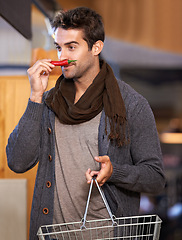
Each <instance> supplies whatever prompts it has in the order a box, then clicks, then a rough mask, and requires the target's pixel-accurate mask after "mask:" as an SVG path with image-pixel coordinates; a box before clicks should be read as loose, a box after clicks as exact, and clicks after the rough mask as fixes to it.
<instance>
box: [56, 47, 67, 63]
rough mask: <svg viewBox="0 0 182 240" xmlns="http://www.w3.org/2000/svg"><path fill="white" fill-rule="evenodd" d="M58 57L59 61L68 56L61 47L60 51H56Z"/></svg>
mask: <svg viewBox="0 0 182 240" xmlns="http://www.w3.org/2000/svg"><path fill="white" fill-rule="evenodd" d="M58 59H59V60H60V61H62V60H65V59H68V56H67V54H66V52H65V51H64V50H63V49H62V50H61V51H60V52H58Z"/></svg>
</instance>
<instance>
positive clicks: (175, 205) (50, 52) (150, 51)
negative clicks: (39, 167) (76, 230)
mask: <svg viewBox="0 0 182 240" xmlns="http://www.w3.org/2000/svg"><path fill="white" fill-rule="evenodd" d="M77 6H86V7H90V8H93V9H95V10H96V11H97V12H99V13H100V14H101V15H102V16H103V20H104V25H105V30H106V41H105V46H104V50H103V53H102V58H104V59H105V60H106V61H107V62H108V63H109V64H110V65H111V66H112V68H113V70H114V72H115V74H116V76H117V77H118V78H121V79H122V80H124V81H126V82H127V83H129V84H130V85H131V86H132V87H134V88H135V89H136V90H137V91H138V92H139V93H141V94H142V95H143V96H144V97H146V98H147V100H148V101H149V103H150V105H151V107H152V109H153V112H154V115H155V118H156V123H157V128H158V132H159V136H160V139H161V147H162V151H163V159H164V166H165V172H166V176H167V179H168V181H167V185H166V189H165V191H164V192H163V193H162V194H161V195H160V196H143V197H142V201H141V213H153V212H155V213H157V214H159V216H161V218H162V219H163V226H162V232H161V239H165V240H169V239H173V240H178V239H182V230H181V229H182V135H181V134H182V131H181V129H182V14H181V12H182V1H181V0H112V1H111V0H99V1H98V0H67V1H64V0H32V1H30V0H29V1H27V4H26V5H24V2H22V0H17V1H12V0H7V1H3V0H0V14H1V16H0V46H1V54H0V178H1V180H3V183H4V180H7V181H8V180H10V179H20V180H21V179H22V181H23V184H24V180H26V184H24V186H25V189H24V190H22V191H24V192H23V193H22V194H26V196H27V198H26V199H25V202H26V207H27V208H26V214H25V215H24V218H25V220H26V224H25V225H26V233H25V234H26V235H28V232H29V218H30V209H31V201H32V195H33V187H34V180H35V174H36V167H35V168H34V169H32V170H30V171H29V172H27V173H25V174H15V173H13V172H12V171H10V170H9V168H8V166H7V163H6V161H7V160H6V154H5V147H6V144H7V139H8V136H9V134H10V133H11V131H12V130H13V129H14V127H15V126H16V124H17V123H18V120H19V118H20V117H21V115H22V114H23V112H24V110H25V108H26V104H27V101H28V98H29V94H30V87H29V81H28V78H27V73H26V71H27V69H28V67H29V66H31V65H32V64H33V63H34V62H35V61H36V60H37V59H40V58H45V57H49V58H52V59H55V60H56V59H57V54H56V51H55V49H54V46H53V39H52V36H51V29H50V25H49V20H51V19H52V17H53V16H54V14H55V13H56V12H57V11H58V10H59V9H61V8H63V9H65V10H66V9H70V8H73V7H77ZM25 13H26V14H25ZM59 74H61V71H60V69H56V70H55V71H54V72H53V73H52V75H51V77H50V81H49V86H48V89H49V88H51V87H52V86H54V84H55V81H56V79H57V77H58V76H59ZM169 132H170V134H169ZM6 184H7V183H6ZM17 184H18V182H17ZM17 188H18V186H17ZM18 189H19V188H18ZM7 191H8V189H7ZM12 194H13V193H12ZM23 196H24V195H23ZM12 197H13V195H12ZM1 204H4V201H3V199H2V198H0V205H1ZM17 204H18V203H17ZM8 209H10V206H9V205H8V206H7V212H8ZM16 214H17V213H16ZM5 215H6V216H5V217H7V216H8V214H5ZM0 219H2V215H0ZM15 219H16V216H15ZM2 222H3V221H2ZM15 222H16V220H15ZM12 226H13V225H12ZM6 237H7V236H6ZM6 239H7V238H6ZM14 239H15V238H14ZM17 239H19V240H20V237H19V236H17ZM7 240H9V239H7ZM15 240H16V239H15Z"/></svg>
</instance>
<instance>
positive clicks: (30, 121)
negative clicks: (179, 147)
mask: <svg viewBox="0 0 182 240" xmlns="http://www.w3.org/2000/svg"><path fill="white" fill-rule="evenodd" d="M118 85H119V88H120V91H121V94H122V97H123V100H124V102H125V107H126V113H127V120H128V124H129V134H130V143H129V144H128V145H127V146H124V147H116V146H115V144H113V143H111V142H109V141H108V137H107V136H106V134H105V113H104V111H103V112H102V115H101V120H100V125H99V135H98V145H99V155H108V156H109V157H110V159H111V162H112V165H113V173H112V176H111V177H110V179H109V180H108V181H107V183H105V184H104V185H103V190H104V192H105V195H106V198H107V200H108V203H109V205H110V208H111V210H112V213H113V214H114V215H115V216H116V217H121V216H127V215H137V214H138V211H139V204H140V194H141V193H142V192H146V193H153V194H157V193H159V192H160V191H162V189H163V188H164V185H165V177H164V172H163V166H162V154H161V148H160V142H159V139H158V133H157V130H156V124H155V120H154V116H153V113H152V111H151V108H150V106H149V104H148V102H147V100H146V99H145V98H144V97H142V96H141V95H140V94H138V93H137V92H136V91H135V90H134V89H132V88H131V87H130V86H129V85H128V84H126V83H125V82H123V81H121V80H118ZM45 94H46V93H45ZM54 124H55V114H54V112H52V111H51V110H50V109H49V108H48V107H47V105H46V104H45V102H44V101H43V102H42V103H41V104H38V103H34V102H31V101H30V100H29V101H28V105H27V108H26V110H25V113H24V114H23V116H22V117H21V119H20V121H19V123H18V125H17V126H16V127H15V129H14V131H13V132H12V133H11V135H10V137H9V139H8V144H7V147H6V152H7V160H8V165H9V168H10V169H11V170H13V171H14V172H17V173H23V172H26V171H28V170H29V169H31V168H32V167H34V166H35V165H36V164H37V163H39V165H38V170H37V176H36V182H35V188H34V196H33V202H32V211H31V221H30V222H31V223H30V240H35V239H38V238H37V230H38V228H39V227H40V226H41V225H45V224H51V223H52V219H53V206H54V204H53V203H54V183H55V162H54V161H55V126H54ZM107 126H108V127H109V124H107ZM108 132H109V129H108Z"/></svg>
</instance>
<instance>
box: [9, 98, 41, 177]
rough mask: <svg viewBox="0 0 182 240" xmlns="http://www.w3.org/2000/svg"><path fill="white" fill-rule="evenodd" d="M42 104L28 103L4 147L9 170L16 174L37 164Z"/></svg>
mask: <svg viewBox="0 0 182 240" xmlns="http://www.w3.org/2000/svg"><path fill="white" fill-rule="evenodd" d="M42 112H43V104H39V103H34V102H31V101H30V100H29V101H28V105H27V108H26V110H25V112H24V114H23V116H22V117H21V119H20V121H19V123H18V125H17V126H16V127H15V129H14V130H13V132H12V133H11V134H10V136H9V139H8V144H7V146H6V154H7V160H8V166H9V168H10V169H11V170H12V171H14V172H17V173H23V172H26V171H27V170H29V169H31V168H32V167H33V166H35V165H36V163H37V162H38V153H39V146H40V132H41V119H42Z"/></svg>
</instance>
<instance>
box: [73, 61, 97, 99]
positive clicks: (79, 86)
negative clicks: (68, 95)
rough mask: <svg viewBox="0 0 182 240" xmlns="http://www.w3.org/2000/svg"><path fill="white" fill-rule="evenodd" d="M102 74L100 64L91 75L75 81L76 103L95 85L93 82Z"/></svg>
mask: <svg viewBox="0 0 182 240" xmlns="http://www.w3.org/2000/svg"><path fill="white" fill-rule="evenodd" d="M99 72H100V65H99V64H98V65H97V67H96V68H95V69H94V71H92V72H91V73H90V74H89V75H87V76H84V77H83V78H79V79H74V84H75V88H76V94H75V103H76V102H77V101H78V100H79V99H80V97H81V96H82V95H83V94H84V93H85V91H86V90H87V88H88V87H89V86H90V85H91V84H92V83H93V80H94V79H95V77H96V76H97V74H98V73H99Z"/></svg>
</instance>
